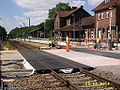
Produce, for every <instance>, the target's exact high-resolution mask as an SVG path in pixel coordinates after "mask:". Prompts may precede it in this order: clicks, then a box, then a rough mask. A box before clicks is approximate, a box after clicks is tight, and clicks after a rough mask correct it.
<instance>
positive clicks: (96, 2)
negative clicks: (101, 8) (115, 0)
mask: <svg viewBox="0 0 120 90" xmlns="http://www.w3.org/2000/svg"><path fill="white" fill-rule="evenodd" d="M103 1H104V0H88V4H90V5H92V6H97V5H99V4H100V3H101V2H103Z"/></svg>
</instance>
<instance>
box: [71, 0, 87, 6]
mask: <svg viewBox="0 0 120 90" xmlns="http://www.w3.org/2000/svg"><path fill="white" fill-rule="evenodd" d="M85 3H86V2H85V1H81V0H72V2H71V3H70V5H71V6H77V7H79V6H81V5H84V4H85Z"/></svg>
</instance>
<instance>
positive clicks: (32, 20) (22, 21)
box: [14, 16, 46, 26]
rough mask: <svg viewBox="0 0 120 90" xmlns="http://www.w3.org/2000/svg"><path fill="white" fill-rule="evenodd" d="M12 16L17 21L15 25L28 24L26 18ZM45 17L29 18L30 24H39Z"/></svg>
mask: <svg viewBox="0 0 120 90" xmlns="http://www.w3.org/2000/svg"><path fill="white" fill-rule="evenodd" d="M14 18H15V19H16V20H17V21H18V23H17V25H18V26H20V25H22V26H24V24H25V26H28V18H24V17H20V16H14ZM45 19H46V17H35V18H30V24H31V25H36V24H40V23H41V22H43V21H45Z"/></svg>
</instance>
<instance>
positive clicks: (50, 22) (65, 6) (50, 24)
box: [45, 3, 71, 37]
mask: <svg viewBox="0 0 120 90" xmlns="http://www.w3.org/2000/svg"><path fill="white" fill-rule="evenodd" d="M70 10H71V7H70V6H69V3H58V4H57V5H56V6H55V7H54V8H52V9H49V13H48V19H47V20H46V22H45V26H46V27H45V28H46V29H47V30H48V32H49V34H48V35H49V37H51V36H52V35H51V34H52V30H53V29H54V17H55V14H56V12H57V11H70Z"/></svg>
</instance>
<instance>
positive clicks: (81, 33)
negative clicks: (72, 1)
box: [54, 0, 120, 42]
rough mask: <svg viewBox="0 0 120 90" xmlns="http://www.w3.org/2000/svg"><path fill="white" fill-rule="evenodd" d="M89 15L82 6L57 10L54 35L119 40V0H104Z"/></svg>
mask: <svg viewBox="0 0 120 90" xmlns="http://www.w3.org/2000/svg"><path fill="white" fill-rule="evenodd" d="M93 11H94V12H95V15H94V16H91V15H90V14H89V13H88V12H87V11H86V10H84V8H83V6H81V7H80V8H75V7H74V9H73V10H71V11H58V12H56V16H55V19H54V29H55V32H56V33H57V34H56V37H62V38H63V39H64V38H65V37H66V36H68V37H69V38H71V40H74V39H75V40H83V39H84V41H85V40H87V41H89V40H95V39H97V38H99V39H100V40H101V41H103V42H104V41H105V42H106V41H107V40H112V42H118V41H120V19H119V18H120V12H119V11H120V0H104V1H103V2H102V3H101V4H100V5H98V6H97V7H96V8H94V9H93Z"/></svg>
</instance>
